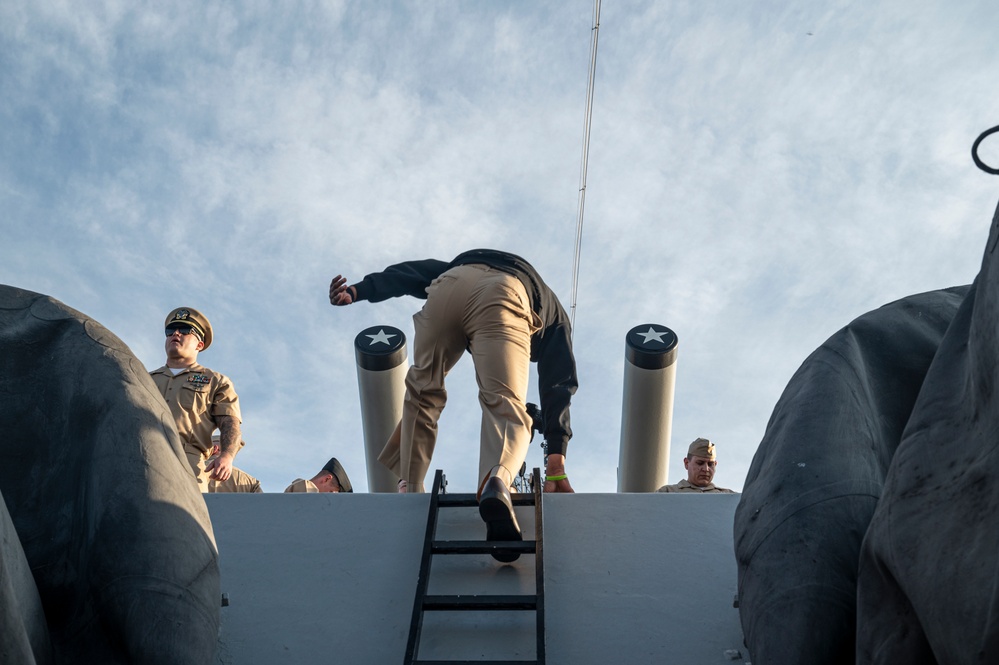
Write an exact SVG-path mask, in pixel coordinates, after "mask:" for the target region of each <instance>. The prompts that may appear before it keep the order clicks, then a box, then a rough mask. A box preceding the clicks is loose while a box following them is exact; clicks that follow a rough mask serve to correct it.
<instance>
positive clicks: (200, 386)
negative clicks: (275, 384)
mask: <svg viewBox="0 0 999 665" xmlns="http://www.w3.org/2000/svg"><path fill="white" fill-rule="evenodd" d="M149 375H150V376H151V377H152V379H153V383H155V384H156V387H157V388H159V390H160V394H161V395H163V399H164V400H166V403H167V406H169V407H170V413H171V414H173V420H174V423H176V425H177V433H178V434H180V442H181V444H183V446H184V452H185V453H187V460H188V462H190V463H191V468H192V469H193V470H194V475H195V477H196V478H197V479H198V485H199V487H201V491H202V492H204V491H207V483H208V476H207V474H206V473H205V461H206V460H207V459H208V456H209V455H210V454H211V452H212V432H214V431H215V429H216V427H218V425H217V424H216V422H215V419H216V418H217V417H218V416H232V417H234V418H235V419H236V420H239V421H240V422H242V419H241V418H240V412H239V396H238V395H237V394H236V390H235V389H234V388H233V387H232V381H230V380H229V377H227V376H225V375H224V374H219V373H218V372H215V371H213V370H210V369H208V368H207V367H204V366H202V365H199V364H197V363H195V364H194V365H192V366H190V367H187V368H185V369H183V370H181V371H180V373H178V374H177V375H176V376H174V375H173V371H172V370H171V369H170V368H169V367H167V366H166V365H164V366H163V367H160V368H159V369H156V370H153V371H152V372H150V373H149Z"/></svg>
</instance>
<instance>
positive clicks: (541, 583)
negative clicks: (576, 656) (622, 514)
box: [531, 467, 545, 665]
mask: <svg viewBox="0 0 999 665" xmlns="http://www.w3.org/2000/svg"><path fill="white" fill-rule="evenodd" d="M542 478H543V476H542V475H541V470H540V469H538V468H537V467H535V469H534V487H532V488H531V489H532V494H534V543H535V544H534V584H535V596H536V601H535V602H536V607H535V608H534V609H535V612H537V617H536V621H537V628H536V632H537V643H538V644H537V651H536V653H535V659H536V660H537V663H538V665H544V663H545V543H544V536H545V532H544V523H543V519H542V515H543V513H544V510H543V509H542V504H543V503H544V502H543V500H542V494H543V485H544V481H543V480H542Z"/></svg>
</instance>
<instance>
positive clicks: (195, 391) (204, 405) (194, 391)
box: [177, 383, 208, 415]
mask: <svg viewBox="0 0 999 665" xmlns="http://www.w3.org/2000/svg"><path fill="white" fill-rule="evenodd" d="M177 401H178V403H179V404H180V405H181V407H183V409H184V410H185V411H187V412H189V413H191V414H192V415H200V414H202V413H205V412H206V411H208V386H196V385H194V384H191V383H185V384H184V386H183V387H181V389H180V396H179V397H178V399H177Z"/></svg>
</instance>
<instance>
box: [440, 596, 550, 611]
mask: <svg viewBox="0 0 999 665" xmlns="http://www.w3.org/2000/svg"><path fill="white" fill-rule="evenodd" d="M537 607H538V597H537V596H536V595H534V594H525V595H481V596H474V595H457V596H430V595H428V596H424V598H423V610H424V611H428V610H438V611H455V610H535V609H537Z"/></svg>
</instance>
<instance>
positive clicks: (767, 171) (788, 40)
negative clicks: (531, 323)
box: [0, 0, 999, 492]
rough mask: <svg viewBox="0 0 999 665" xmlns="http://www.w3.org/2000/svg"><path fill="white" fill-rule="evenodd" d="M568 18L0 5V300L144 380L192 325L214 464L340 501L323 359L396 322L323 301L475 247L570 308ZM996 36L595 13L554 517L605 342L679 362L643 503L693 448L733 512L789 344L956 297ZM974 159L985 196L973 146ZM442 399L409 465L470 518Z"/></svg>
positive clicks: (575, 151) (463, 464)
mask: <svg viewBox="0 0 999 665" xmlns="http://www.w3.org/2000/svg"><path fill="white" fill-rule="evenodd" d="M593 19H594V5H593V4H592V3H591V2H588V1H587V2H583V1H580V0H559V2H527V1H512V2H502V1H497V2H488V3H486V2H471V1H466V2H438V1H428V2H419V3H415V2H413V3H399V2H370V1H367V0H366V1H363V2H361V1H357V2H354V1H347V0H344V1H340V2H336V1H328V2H318V1H315V2H309V1H304V0H302V1H293V0H289V1H288V2H282V3H266V2H253V1H246V2H233V3H229V2H226V3H221V2H213V1H208V2H171V1H164V2H156V3H133V2H124V1H115V2H111V1H107V2H99V1H95V2H87V3H75V2H69V1H68V0H62V1H60V0H46V1H45V2H35V1H31V0H5V1H4V2H3V3H0V283H2V284H7V285H11V286H16V287H18V288H22V289H27V290H30V291H35V292H38V293H42V294H46V295H50V296H52V297H54V298H56V299H58V300H60V301H62V302H64V303H65V304H67V305H69V306H70V307H72V308H74V309H77V310H79V311H81V312H83V313H85V314H87V315H88V316H90V317H92V318H94V319H96V320H97V321H99V322H100V323H102V324H103V325H104V326H105V327H107V328H108V329H109V330H111V331H112V332H114V333H115V334H116V335H117V336H118V337H120V338H121V339H122V341H124V342H125V344H127V345H128V347H129V348H130V349H131V350H132V352H133V353H134V354H135V355H136V356H137V357H138V358H139V360H140V361H142V363H143V364H145V366H146V367H147V368H148V369H155V368H157V367H159V366H161V365H162V364H163V363H164V359H165V353H164V348H163V344H164V338H163V332H162V330H163V321H164V318H165V316H166V314H167V312H169V311H170V310H171V309H173V308H174V307H178V306H182V305H185V306H190V307H195V308H197V309H199V310H201V311H202V312H204V313H205V314H206V315H207V316H208V318H209V319H210V320H211V322H212V325H213V328H214V333H215V341H214V343H213V344H212V347H211V348H210V349H208V350H207V351H205V352H204V353H202V354H201V356H200V357H199V361H200V362H201V363H202V364H204V365H206V366H208V367H211V368H212V369H215V370H217V371H220V372H222V373H223V374H226V375H227V376H229V377H230V378H231V379H232V381H233V383H234V385H235V387H236V389H237V391H238V392H239V395H240V402H241V405H242V413H243V436H244V439H245V441H246V447H245V448H244V449H243V451H242V452H240V454H239V456H238V458H237V461H236V464H237V466H239V467H240V468H242V469H244V470H245V471H246V472H248V473H250V474H252V475H254V476H256V477H257V478H258V479H260V480H261V482H262V484H263V487H264V489H265V490H267V491H272V492H280V491H282V490H283V489H284V487H286V486H287V485H288V484H289V483H290V482H291V481H292V480H294V479H295V478H298V477H305V478H309V477H311V476H312V475H314V474H315V473H316V472H318V471H319V469H320V468H321V467H322V465H323V464H324V463H325V462H326V460H327V459H328V458H329V457H330V456H333V455H335V456H336V457H338V458H339V459H340V460H341V462H342V463H343V465H344V466H345V468H346V469H347V471H348V473H349V474H350V476H351V480H352V481H353V484H354V487H355V491H364V490H366V489H367V480H366V477H365V475H366V474H365V470H364V469H365V460H364V446H363V437H362V429H361V421H360V415H359V414H360V406H359V397H358V388H357V370H356V366H355V362H354V352H353V341H354V337H355V335H356V334H357V333H359V332H360V331H361V330H363V329H364V328H367V327H368V326H372V325H391V326H396V327H398V328H400V329H402V330H403V331H404V332H406V334H407V335H408V336H409V337H410V339H411V336H412V323H411V316H412V314H414V313H415V312H416V311H418V309H419V308H420V306H421V305H422V301H419V300H417V299H414V298H408V297H407V298H398V299H393V300H390V301H386V302H383V303H378V304H371V303H359V304H357V305H354V306H350V307H341V308H334V307H331V306H330V305H329V301H328V288H329V282H330V280H331V278H332V277H333V276H334V275H336V274H338V273H342V274H344V275H345V276H347V277H348V279H349V280H350V281H351V282H353V281H357V280H360V279H361V278H362V277H363V276H364V275H365V274H368V273H371V272H376V271H379V270H381V269H383V268H384V267H386V266H388V265H390V264H394V263H398V262H400V261H405V260H412V259H424V258H437V259H441V260H449V259H451V258H453V257H454V256H455V255H457V254H459V253H460V252H462V251H464V250H467V249H472V248H476V247H491V248H497V249H503V250H506V251H510V252H513V253H516V254H519V255H521V256H523V257H524V258H526V259H528V260H529V261H530V262H531V263H532V264H533V265H534V266H535V267H536V268H537V269H538V271H539V272H540V273H541V274H542V276H543V277H544V278H545V280H546V281H547V282H548V284H549V285H550V286H551V287H552V289H553V290H554V291H555V292H556V293H557V294H558V295H559V297H560V299H561V300H562V302H563V304H564V305H565V306H566V308H567V309H568V308H569V307H570V305H571V303H572V274H573V260H574V256H575V242H576V230H577V219H578V216H579V198H580V197H579V187H580V164H581V155H582V147H583V134H584V121H585V110H586V99H587V79H588V70H589V63H590V49H591V33H592V29H593ZM997 24H999V4H997V3H995V2H990V1H986V0H981V1H976V0H921V1H920V2H918V3H912V2H908V1H903V0H884V1H881V2H870V1H869V0H832V1H819V2H808V3H801V2H792V1H790V0H751V1H746V0H708V1H697V2H693V1H688V0H681V1H676V2H663V1H662V0H648V1H646V0H634V1H624V2H606V3H603V5H602V7H601V12H600V23H599V31H598V35H599V42H598V43H599V48H598V53H597V66H596V71H595V85H594V94H593V109H592V124H591V140H590V148H589V163H588V173H587V181H586V198H585V209H584V215H583V226H582V235H581V250H580V262H579V275H580V276H579V283H578V291H577V298H576V311H575V330H574V347H575V355H576V362H577V367H578V374H579V383H580V386H579V390H578V392H577V394H576V396H575V398H574V399H573V403H572V428H573V432H574V436H573V439H572V441H571V443H570V444H569V448H568V451H567V463H566V469H567V472H568V474H569V477H570V480H571V482H572V483H573V485H574V487H575V489H576V490H577V491H580V492H614V491H616V488H617V475H616V469H617V465H618V455H619V448H620V438H621V414H622V408H623V405H622V394H623V381H624V370H625V346H624V341H625V334H626V333H627V331H628V330H629V329H631V328H632V327H634V326H637V325H642V324H646V323H656V324H661V325H665V326H668V327H670V328H671V329H672V330H674V331H675V332H676V334H677V337H678V340H679V344H678V359H677V365H676V392H675V400H674V407H673V409H674V410H673V422H672V440H671V455H670V466H669V474H668V476H669V482H677V481H678V480H680V479H681V478H683V477H684V475H685V474H684V471H683V465H682V457H683V454H684V453H685V452H686V447H687V444H688V443H689V442H690V441H692V440H693V439H694V438H696V437H707V438H710V439H711V440H712V441H714V442H715V443H716V445H717V450H718V455H719V465H718V471H717V475H716V477H715V480H716V483H717V484H718V485H721V486H724V487H729V488H732V489H735V490H741V489H742V486H743V481H744V479H745V477H746V472H747V470H748V468H749V464H750V463H751V461H752V457H753V454H754V452H755V450H756V448H757V445H758V444H759V441H760V440H761V438H762V437H763V434H764V431H765V428H766V425H767V421H768V419H769V417H770V413H771V411H772V410H773V407H774V405H775V404H776V402H777V400H778V399H779V397H780V395H781V393H782V391H783V390H784V387H785V385H786V384H787V382H788V380H789V379H790V377H791V376H792V374H793V373H794V371H795V370H796V369H797V368H798V367H799V366H800V364H801V363H802V361H803V360H804V359H805V358H806V357H807V356H808V355H809V354H810V353H811V352H812V351H813V350H814V349H815V348H816V347H818V346H819V345H820V344H822V342H823V341H824V340H826V339H827V338H828V337H829V336H831V335H832V334H833V333H835V332H836V331H837V330H839V329H840V328H842V327H843V326H845V325H846V324H847V323H849V322H850V321H851V320H852V319H854V318H856V317H857V316H860V315H861V314H864V313H865V312H868V311H870V310H872V309H875V308H877V307H879V306H881V305H883V304H885V303H888V302H891V301H893V300H896V299H898V298H902V297H905V296H907V295H911V294H914V293H920V292H924V291H930V290H934V289H940V288H945V287H949V286H954V285H958V284H968V283H970V282H971V281H972V280H973V279H974V278H975V275H976V274H977V272H978V268H979V266H980V264H981V257H982V252H983V250H984V246H985V241H986V239H987V236H988V230H989V226H990V222H991V219H992V215H993V212H994V210H995V206H996V198H997V196H996V195H997V193H999V180H994V179H992V178H991V177H990V176H988V175H986V174H985V173H983V172H982V171H980V170H978V169H977V168H976V167H975V166H974V164H973V162H972V160H971V157H970V148H971V144H972V142H973V141H974V140H975V138H976V137H977V136H978V135H979V134H980V133H981V132H982V131H984V130H986V129H988V128H990V127H992V126H994V125H999V97H997V95H996V90H997V86H996V82H997V77H999V66H997V61H996V58H995V34H994V27H995V25H997ZM981 155H982V157H983V158H984V159H985V160H986V161H987V162H990V163H992V164H993V165H999V138H996V139H995V140H994V142H992V143H991V144H990V143H989V141H988V140H987V141H986V142H985V143H983V145H982V148H981ZM409 346H410V349H411V347H412V345H411V344H410V345H409ZM447 387H448V406H447V408H446V409H445V411H444V414H443V417H442V419H441V422H440V436H439V439H438V443H437V450H436V453H435V456H434V459H433V468H434V469H436V468H442V469H444V471H445V473H446V474H447V477H448V481H449V489H450V490H451V491H473V490H474V488H475V475H476V469H477V456H478V431H479V407H478V403H477V398H476V387H475V380H474V374H473V372H472V364H471V359H470V358H464V359H463V360H462V361H461V362H459V364H458V366H457V367H456V368H455V370H454V371H453V372H452V373H451V375H450V376H449V377H448V381H447ZM531 391H532V392H531V398H532V401H537V392H536V380H532V387H531ZM541 456H542V452H541V447H540V444H539V442H538V440H535V442H534V443H533V444H532V447H531V452H530V453H529V456H528V465H529V466H530V467H534V466H542V457H541ZM428 482H429V479H428Z"/></svg>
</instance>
